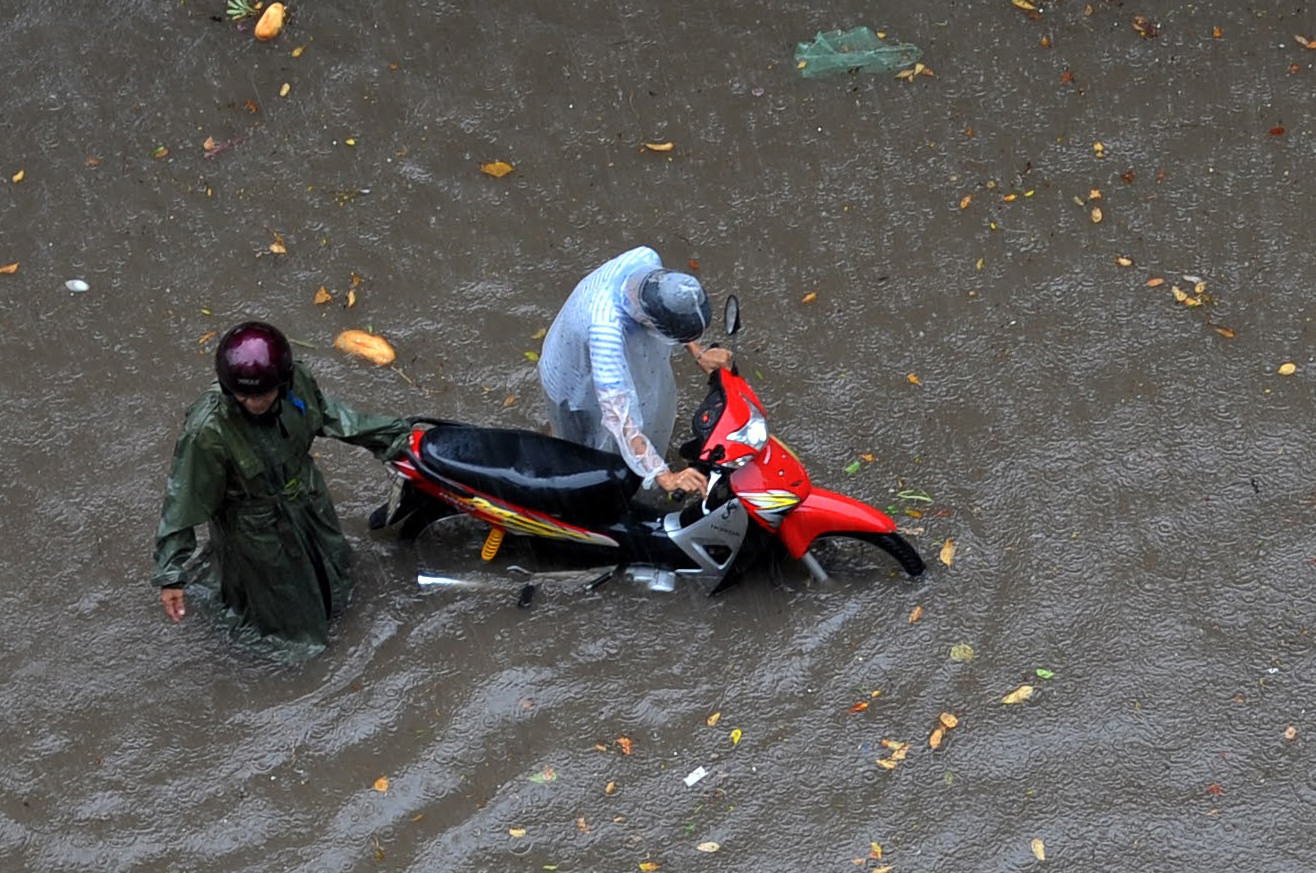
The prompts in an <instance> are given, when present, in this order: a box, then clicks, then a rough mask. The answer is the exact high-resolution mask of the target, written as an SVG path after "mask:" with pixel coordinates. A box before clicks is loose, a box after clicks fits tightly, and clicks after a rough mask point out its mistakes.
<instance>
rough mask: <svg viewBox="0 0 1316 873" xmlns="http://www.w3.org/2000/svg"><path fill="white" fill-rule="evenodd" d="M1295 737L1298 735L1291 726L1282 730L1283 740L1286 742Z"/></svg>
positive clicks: (1296, 730)
mask: <svg viewBox="0 0 1316 873" xmlns="http://www.w3.org/2000/svg"><path fill="white" fill-rule="evenodd" d="M1297 735H1298V729H1297V728H1295V727H1294V726H1293V725H1289V726H1288V727H1286V728H1285V729H1284V739H1286V740H1291V739H1293V738H1294V737H1296V736H1297Z"/></svg>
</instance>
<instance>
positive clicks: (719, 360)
mask: <svg viewBox="0 0 1316 873" xmlns="http://www.w3.org/2000/svg"><path fill="white" fill-rule="evenodd" d="M686 348H687V349H690V353H691V354H692V356H695V363H697V365H699V366H700V369H701V370H703V371H704V373H712V371H713V370H719V369H721V367H729V366H730V365H732V350H730V349H721V348H719V349H712V348H709V349H705V348H703V346H700V345H699V344H697V342H691V344H688V345H687V346H686Z"/></svg>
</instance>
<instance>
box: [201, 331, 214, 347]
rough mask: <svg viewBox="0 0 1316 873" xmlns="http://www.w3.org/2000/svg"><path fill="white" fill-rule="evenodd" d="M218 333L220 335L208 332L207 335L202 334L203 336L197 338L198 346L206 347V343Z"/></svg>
mask: <svg viewBox="0 0 1316 873" xmlns="http://www.w3.org/2000/svg"><path fill="white" fill-rule="evenodd" d="M216 333H218V331H213V330H208V331H206V332H205V333H203V334H201V336H199V337H197V340H196V341H197V345H205V344H206V342H207V341H208V340H210V339H211V338H212V337H213V336H214V335H215V334H216Z"/></svg>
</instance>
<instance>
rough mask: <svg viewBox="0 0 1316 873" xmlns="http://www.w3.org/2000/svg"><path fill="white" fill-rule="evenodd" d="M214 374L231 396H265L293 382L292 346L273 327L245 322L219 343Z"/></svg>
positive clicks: (261, 322)
mask: <svg viewBox="0 0 1316 873" xmlns="http://www.w3.org/2000/svg"><path fill="white" fill-rule="evenodd" d="M215 373H216V374H218V376H219V384H220V385H221V386H223V388H224V390H225V391H227V392H228V393H230V394H248V395H251V394H265V393H267V392H270V391H273V390H274V389H276V388H281V387H283V386H284V385H287V384H289V383H291V382H292V347H291V346H289V345H288V338H287V337H285V336H284V335H283V333H282V332H281V331H280V330H279V329H278V328H277V327H275V326H274V325H272V324H266V323H265V322H263V321H244V322H243V323H242V324H239V325H236V326H235V327H231V328H229V329H228V331H227V332H226V333H225V334H224V337H223V338H222V339H221V340H220V341H219V348H217V349H215Z"/></svg>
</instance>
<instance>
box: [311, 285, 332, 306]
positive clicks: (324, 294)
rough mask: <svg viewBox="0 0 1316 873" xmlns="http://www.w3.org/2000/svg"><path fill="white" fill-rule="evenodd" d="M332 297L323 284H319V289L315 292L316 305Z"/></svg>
mask: <svg viewBox="0 0 1316 873" xmlns="http://www.w3.org/2000/svg"><path fill="white" fill-rule="evenodd" d="M333 299H334V295H332V294H330V293H329V289H328V288H326V287H324V286H323V285H321V286H320V289H319V290H318V291H316V292H315V303H316V305H317V306H318V305H320V304H321V303H328V302H329V301H330V300H333Z"/></svg>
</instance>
